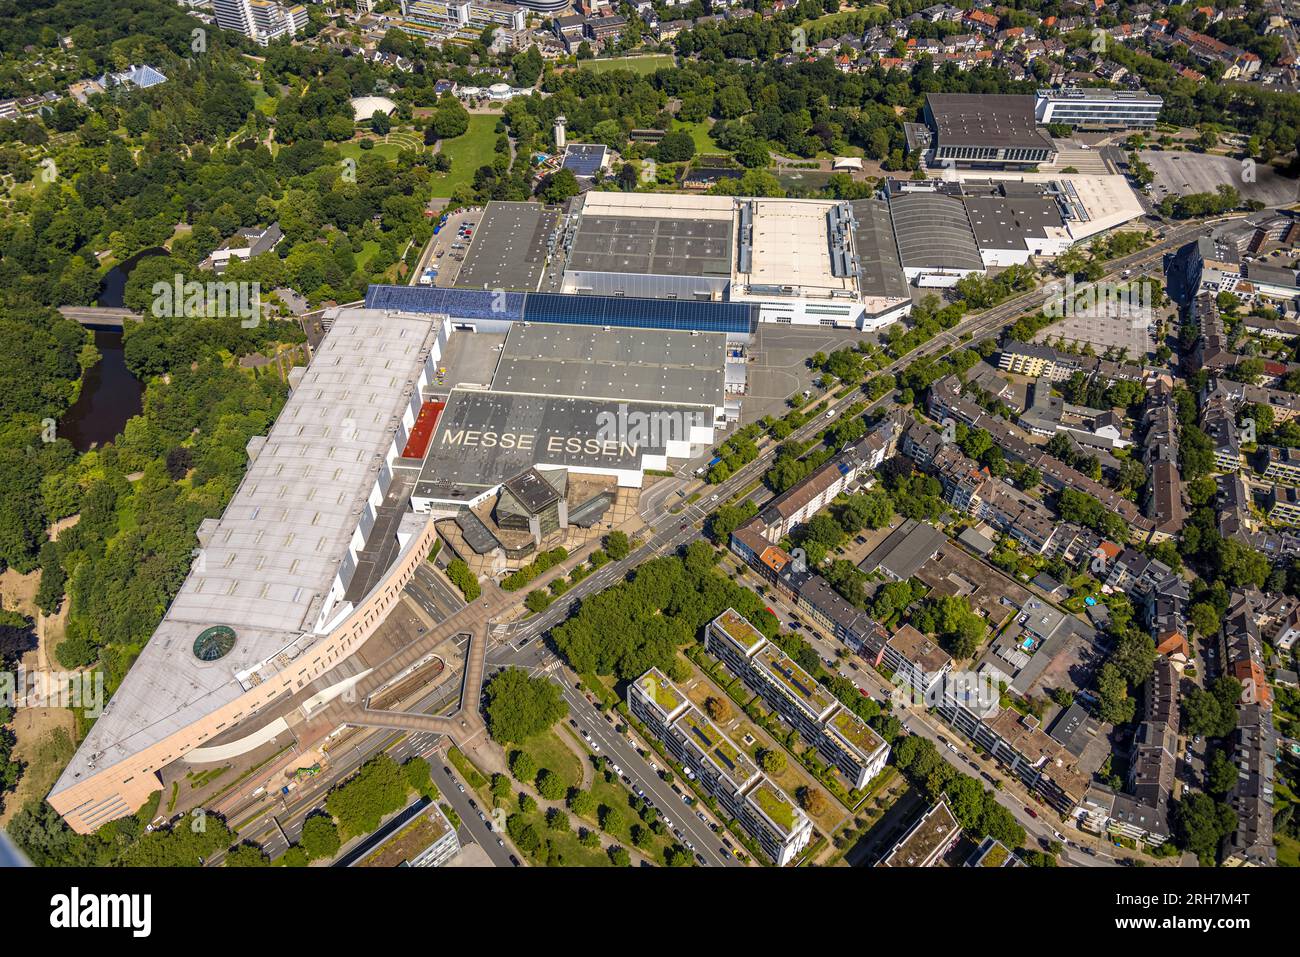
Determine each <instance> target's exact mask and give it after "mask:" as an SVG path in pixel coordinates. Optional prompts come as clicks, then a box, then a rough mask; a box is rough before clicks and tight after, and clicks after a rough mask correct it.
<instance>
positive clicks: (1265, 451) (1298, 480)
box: [1260, 445, 1300, 485]
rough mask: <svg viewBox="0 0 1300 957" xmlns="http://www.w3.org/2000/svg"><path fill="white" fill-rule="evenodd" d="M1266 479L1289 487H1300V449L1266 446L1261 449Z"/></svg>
mask: <svg viewBox="0 0 1300 957" xmlns="http://www.w3.org/2000/svg"><path fill="white" fill-rule="evenodd" d="M1260 455H1261V456H1262V460H1263V462H1262V464H1263V465H1264V478H1266V479H1268V480H1270V481H1272V482H1283V483H1285V484H1287V485H1300V449H1289V448H1287V449H1284V448H1279V447H1278V446H1276V445H1266V446H1264V447H1263V448H1261V449H1260Z"/></svg>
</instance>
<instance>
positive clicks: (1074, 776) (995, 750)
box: [938, 673, 1089, 813]
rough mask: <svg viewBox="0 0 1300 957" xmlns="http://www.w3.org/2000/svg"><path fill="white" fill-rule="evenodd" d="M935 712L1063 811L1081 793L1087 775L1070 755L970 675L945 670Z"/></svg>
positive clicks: (1031, 720) (1030, 717)
mask: <svg viewBox="0 0 1300 957" xmlns="http://www.w3.org/2000/svg"><path fill="white" fill-rule="evenodd" d="M938 712H939V716H940V717H941V718H943V720H944V721H946V722H947V723H948V724H949V726H951V727H952V728H953V729H954V730H956V731H958V732H960V733H961V734H962V735H964V736H965V737H967V738H969V739H970V740H971V741H973V742H974V743H975V744H977V745H978V746H979V747H981V748H983V749H984V750H985V751H987V752H988V753H989V754H990V755H991V756H992V757H993V758H995V759H996V760H997V762H998V763H999V764H1000V765H1002V767H1003V768H1004V769H1005V770H1006V772H1007V773H1009V774H1014V775H1015V776H1016V777H1018V778H1019V779H1020V781H1021V783H1022V784H1024V785H1025V787H1026V788H1028V789H1029V790H1031V791H1037V792H1038V793H1039V794H1040V795H1042V797H1043V799H1044V800H1045V801H1046V802H1047V803H1048V804H1049V805H1050V806H1052V807H1053V808H1055V809H1056V810H1058V811H1061V812H1062V813H1066V812H1068V811H1069V810H1070V809H1072V808H1074V807H1075V806H1076V805H1077V804H1078V803H1079V801H1080V800H1081V798H1082V797H1083V794H1084V792H1085V790H1086V789H1087V785H1088V778H1089V775H1087V774H1085V773H1083V772H1082V771H1081V770H1080V769H1079V765H1078V760H1077V759H1076V758H1075V757H1074V755H1072V754H1070V752H1069V751H1068V750H1066V748H1065V747H1063V746H1062V745H1061V744H1060V742H1058V741H1056V740H1055V739H1053V738H1052V737H1050V736H1049V735H1048V734H1047V732H1045V731H1044V730H1043V729H1042V728H1041V727H1040V726H1039V723H1038V719H1037V718H1035V717H1034V716H1033V715H1022V714H1020V713H1019V712H1018V711H1016V710H1014V709H1011V708H1002V707H1001V705H1000V704H999V703H998V701H996V700H990V699H989V696H988V695H987V693H986V689H985V688H984V687H983V685H982V683H981V682H980V681H979V680H978V678H977V677H976V676H972V675H970V674H969V673H962V674H957V673H952V674H949V675H946V676H945V677H944V681H943V693H942V697H941V698H940V700H939V704H938Z"/></svg>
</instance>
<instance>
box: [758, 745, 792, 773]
mask: <svg viewBox="0 0 1300 957" xmlns="http://www.w3.org/2000/svg"><path fill="white" fill-rule="evenodd" d="M758 764H759V767H761V768H762V769H763V771H764V772H765V773H766V774H769V775H773V776H775V775H778V774H782V773H783V772H784V771H785V769H786V760H785V754H784V753H783V752H781V751H777V750H776V749H775V748H764V749H763V751H762V752H761V753H760V754H759V756H758Z"/></svg>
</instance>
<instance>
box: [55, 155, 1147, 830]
mask: <svg viewBox="0 0 1300 957" xmlns="http://www.w3.org/2000/svg"><path fill="white" fill-rule="evenodd" d="M1007 175H1008V176H1010V177H1011V178H1009V179H1005V180H1003V179H994V178H989V177H988V176H987V175H986V174H984V173H981V174H980V175H979V176H978V177H975V176H974V175H973V174H972V175H971V176H970V178H966V176H967V173H966V172H965V171H962V173H961V178H957V179H953V180H949V181H945V180H941V179H934V180H923V181H891V182H890V183H889V185H888V188H887V190H886V192H885V194H884V195H883V196H882V197H881V198H879V199H867V200H857V201H853V202H841V203H836V202H825V201H818V200H783V199H761V198H747V197H713V196H674V195H668V194H635V193H633V194H628V193H599V192H591V193H587V194H584V195H583V196H581V197H579V198H577V199H576V200H575V201H574V203H573V207H572V210H571V211H570V213H569V214H568V215H567V216H566V217H564V225H563V226H562V227H561V226H559V225H558V222H559V221H558V219H557V217H556V216H555V215H553V214H548V213H547V212H546V210H545V208H544V207H541V206H537V205H535V204H519V203H492V204H489V205H488V207H487V209H486V210H485V212H484V214H483V217H482V222H481V224H480V225H479V227H478V229H479V236H480V238H479V240H478V241H477V242H474V243H472V244H471V246H470V249H469V252H468V255H467V262H466V268H465V269H463V270H462V272H461V277H462V281H461V282H458V284H457V286H454V287H445V288H444V287H427V286H418V285H417V286H400V287H399V286H373V287H371V288H370V290H369V292H368V293H367V295H366V301H365V303H364V305H362V306H348V307H339V308H337V309H335V310H333V311H332V312H331V313H329V314H328V319H327V322H328V324H329V330H328V332H327V334H326V335H325V337H324V340H323V341H322V343H321V345H320V347H319V349H318V350H317V352H316V354H315V356H314V357H313V359H312V361H311V364H310V365H309V366H307V367H306V368H299V369H295V370H294V375H293V378H292V379H291V383H290V384H291V394H290V398H289V400H288V403H287V404H286V406H285V408H284V410H283V412H282V413H281V414H280V416H279V418H278V419H277V420H276V423H275V425H274V426H273V428H272V429H271V431H270V432H269V434H268V435H266V436H265V437H264V438H257V439H254V440H253V441H252V442H251V443H250V445H249V449H248V453H249V458H250V465H249V469H248V472H247V474H246V475H245V476H244V479H243V481H242V482H241V484H240V486H239V489H238V491H237V492H236V494H235V496H234V498H233V499H232V500H231V502H230V504H229V505H228V506H227V508H226V510H225V513H224V514H223V515H222V517H221V518H220V519H219V520H216V521H208V522H205V523H204V526H203V527H202V528H201V529H200V530H199V535H198V538H199V541H198V549H199V550H198V553H197V554H198V559H197V560H196V562H195V564H194V567H193V568H192V570H191V572H190V574H189V576H188V578H187V579H186V582H185V584H184V585H183V586H182V588H181V590H180V592H179V593H178V595H177V597H176V598H175V600H174V601H173V602H172V605H171V607H170V608H169V609H168V611H167V615H166V617H165V619H164V621H163V623H162V624H161V625H160V626H159V629H158V631H157V633H156V634H155V636H154V638H153V639H152V640H151V641H150V642H149V643H148V644H147V645H146V647H145V649H144V651H143V652H142V654H141V655H140V658H139V659H138V660H137V661H136V663H135V665H134V666H133V667H132V669H131V671H130V673H129V675H128V676H127V679H126V681H125V682H124V683H123V685H122V687H121V688H120V689H119V690H118V691H117V693H116V694H115V695H114V697H113V700H112V703H111V704H110V705H109V707H108V708H107V710H106V712H105V714H104V715H103V716H102V717H101V718H100V719H99V721H98V722H97V723H96V724H95V727H94V728H93V729H92V731H91V733H90V735H89V736H88V737H87V738H86V740H85V741H84V742H83V743H82V745H81V747H80V748H79V749H78V752H77V756H76V758H75V759H74V760H73V762H72V763H71V764H70V765H69V766H68V768H67V769H66V771H65V772H64V773H63V775H62V776H61V777H60V778H59V781H58V783H57V784H56V786H55V788H54V790H53V792H52V794H51V797H50V800H51V802H52V803H53V804H54V805H55V807H56V808H58V809H59V810H60V811H61V812H62V813H63V814H65V815H66V817H67V819H68V821H69V823H70V824H72V826H73V827H75V828H76V829H78V830H83V831H89V830H93V829H94V828H96V827H98V826H99V825H101V824H103V823H104V822H105V821H108V820H111V819H113V818H114V817H118V816H121V815H123V814H127V813H131V812H133V811H134V810H135V809H136V808H137V807H138V806H139V805H140V804H141V803H142V802H143V801H144V799H145V798H146V797H147V796H148V795H149V794H151V793H152V792H154V791H156V790H157V789H158V783H159V782H158V773H159V771H160V770H161V768H163V767H164V766H165V765H167V764H168V763H169V762H172V761H175V760H178V759H180V758H183V757H185V756H186V755H191V752H193V751H194V750H195V749H202V752H201V753H202V754H209V753H210V754H211V755H213V756H214V757H215V756H218V755H233V754H238V753H239V752H240V749H241V748H243V749H250V748H253V747H256V746H258V745H259V744H261V743H262V742H264V741H266V740H268V739H269V737H271V736H273V735H274V734H275V733H276V732H278V731H280V730H283V728H284V721H285V717H284V714H282V713H281V712H285V711H286V710H287V711H290V712H292V711H293V709H295V708H296V709H298V711H299V712H300V713H301V714H302V715H303V716H309V715H310V714H311V713H312V711H313V709H318V708H321V707H322V706H323V705H324V704H325V703H327V702H328V701H330V700H332V699H333V698H334V697H336V696H338V695H339V694H341V693H343V691H344V690H346V688H348V687H349V686H350V684H349V682H350V679H351V678H352V677H353V675H352V673H351V670H350V669H349V668H348V667H347V666H346V665H345V662H346V661H347V659H348V658H349V656H351V655H352V654H353V653H354V652H355V651H356V650H357V649H358V648H359V647H360V646H361V645H362V644H363V643H364V642H365V640H366V639H367V637H368V636H369V635H370V634H371V633H372V632H373V631H374V629H375V628H376V627H377V626H378V624H379V623H381V622H382V621H383V619H384V617H385V615H386V614H387V612H388V610H389V609H390V607H391V606H392V603H393V602H394V600H395V598H396V596H397V595H398V594H399V593H400V591H401V590H402V588H403V587H404V586H405V585H406V583H407V581H408V580H409V578H410V576H411V575H412V573H413V569H414V568H415V567H417V566H418V564H419V563H420V562H421V561H423V559H424V558H425V556H426V555H427V554H428V552H429V549H430V548H431V547H432V545H433V542H434V541H435V539H436V537H437V535H438V532H437V530H436V529H437V525H438V523H439V522H440V521H443V520H450V521H451V522H452V523H453V524H454V525H456V532H457V534H458V541H460V542H462V543H465V544H467V545H468V547H470V548H471V549H473V550H474V551H475V552H476V553H479V554H482V555H492V554H494V553H495V554H497V555H498V556H510V557H520V556H522V555H524V554H527V553H528V552H530V551H531V550H532V548H533V546H534V544H536V543H537V542H540V540H541V537H542V526H541V524H539V516H542V515H546V516H547V517H546V518H545V521H546V522H548V523H549V525H548V526H547V529H546V530H547V531H548V532H549V531H552V530H553V528H552V527H551V526H556V527H558V526H559V525H561V524H562V525H564V526H565V527H567V526H568V525H569V524H570V523H572V524H574V525H576V526H582V525H584V524H585V525H587V526H590V525H592V524H594V523H595V522H596V521H598V520H599V519H600V517H601V516H602V515H603V514H604V513H605V512H606V511H607V510H608V509H609V508H611V507H613V506H614V504H615V501H616V499H617V496H618V492H619V490H620V489H629V488H630V489H636V488H640V487H641V486H642V484H643V480H644V477H645V474H646V471H647V470H665V469H672V468H675V467H677V466H679V465H681V464H683V463H684V462H685V461H687V460H689V459H692V458H694V457H695V456H696V455H698V454H700V453H701V452H703V451H705V450H707V449H708V448H709V447H710V446H712V445H713V444H715V443H716V442H718V441H721V440H722V439H723V438H725V436H726V434H727V430H728V429H729V428H734V426H735V423H736V422H737V421H738V420H739V417H740V415H741V409H742V405H743V402H744V399H745V394H746V389H747V383H746V374H747V366H748V362H747V350H748V349H749V348H750V346H751V343H752V342H753V340H754V338H755V336H756V335H757V333H758V331H759V329H760V327H761V326H765V325H767V324H773V325H781V324H789V325H797V326H830V327H835V328H845V329H859V330H863V331H870V330H875V329H880V328H883V327H884V326H887V325H889V324H890V323H893V322H896V321H898V320H900V319H902V318H904V317H905V316H906V315H907V314H908V312H909V311H910V308H911V304H912V298H911V294H912V290H913V289H915V288H917V287H918V286H919V287H931V286H932V287H942V286H946V285H951V284H952V283H954V282H956V281H957V280H958V279H960V278H961V277H962V276H965V275H969V274H971V273H983V272H984V271H985V270H987V269H989V268H993V267H996V266H999V265H1009V264H1012V263H1017V262H1026V261H1028V259H1029V257H1030V256H1042V255H1050V254H1056V253H1059V252H1061V251H1063V250H1064V249H1065V248H1068V247H1069V246H1070V245H1071V244H1072V243H1073V242H1074V241H1075V239H1076V238H1080V237H1086V236H1088V235H1090V234H1091V233H1092V232H1094V231H1096V230H1098V229H1102V228H1106V227H1107V226H1109V225H1113V224H1114V223H1115V222H1116V221H1117V219H1118V218H1119V217H1121V216H1123V215H1125V211H1126V210H1127V207H1124V206H1122V205H1120V206H1112V205H1111V204H1110V203H1109V202H1108V200H1107V197H1108V196H1109V193H1108V192H1107V191H1108V190H1110V189H1114V188H1115V187H1114V184H1112V183H1111V182H1109V181H1110V180H1119V181H1120V184H1122V182H1123V177H1119V176H1099V177H1083V178H1074V179H1071V178H1069V177H1065V178H1063V179H1052V178H1050V174H1037V175H1038V176H1040V177H1041V181H1036V182H1028V181H1026V175H1025V174H1020V173H1012V174H1007ZM1134 212H1136V210H1134ZM498 220H500V221H504V222H507V223H508V224H510V225H509V228H510V230H511V231H512V232H514V233H515V235H516V241H515V242H513V243H511V244H509V245H506V244H500V243H497V242H494V241H492V237H494V235H496V233H495V232H494V224H495V223H497V221H498ZM539 227H540V228H539ZM547 227H549V231H548V228H547ZM520 236H522V241H521V240H520V239H519V237H520ZM485 237H486V238H485ZM548 274H549V275H552V276H557V275H558V277H559V279H558V283H557V285H558V289H556V290H555V291H546V290H545V289H543V288H542V287H543V281H544V279H545V277H546V276H547V275H548ZM481 276H491V277H492V279H493V281H494V282H495V283H496V285H495V286H494V287H492V288H473V285H474V284H475V283H477V281H478V277H481ZM482 285H484V286H486V285H487V283H486V282H484V283H483V284H482ZM467 286H468V288H466V287H467ZM620 417H621V420H620ZM629 420H630V421H631V422H633V423H637V422H646V423H651V424H652V425H653V426H655V427H652V428H645V429H642V430H641V431H640V432H638V431H637V430H636V429H634V428H629V427H628V422H629ZM620 421H621V422H622V428H621V429H620V427H619V422H620ZM527 475H534V476H537V475H540V476H542V477H544V479H545V481H544V483H543V485H544V487H539V488H537V489H535V492H536V494H537V495H538V496H539V497H538V498H537V499H536V501H534V500H532V499H531V498H530V496H528V495H523V496H520V497H519V498H515V497H514V496H513V495H512V494H511V492H510V489H511V487H512V486H511V482H512V480H518V479H520V477H522V476H527ZM503 489H504V490H506V495H507V496H508V497H510V500H511V502H512V503H513V505H514V506H515V508H516V509H517V511H518V513H519V514H518V515H516V516H512V518H513V521H511V520H510V519H507V520H506V521H504V522H500V524H498V521H494V520H493V519H492V518H491V517H488V516H484V515H483V514H482V513H483V512H484V507H485V506H486V510H487V512H489V513H491V512H494V511H496V504H495V503H496V502H497V499H498V497H499V496H501V494H502V492H503ZM552 499H553V500H554V501H550V500H552ZM543 501H545V502H546V504H543ZM548 507H549V508H550V513H549V514H548V513H547V508H548ZM533 509H536V511H532V510H533ZM484 517H487V521H486V522H485V521H484V520H483V519H484ZM512 525H514V526H516V527H515V528H514V529H513V530H512V529H511V526H512ZM273 714H275V715H276V716H275V717H271V715H273Z"/></svg>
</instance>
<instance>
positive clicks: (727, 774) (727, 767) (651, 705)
mask: <svg viewBox="0 0 1300 957" xmlns="http://www.w3.org/2000/svg"><path fill="white" fill-rule="evenodd" d="M678 702H681V703H680V704H678ZM627 704H628V708H629V709H630V710H631V712H632V714H633V716H634V717H636V718H637V720H639V721H640V722H641V723H642V724H644V725H645V727H646V729H647V730H648V731H649V732H650V733H651V734H654V735H655V736H656V737H658V738H659V740H661V741H662V742H663V743H664V746H665V747H666V748H667V750H668V753H669V754H671V755H672V756H673V758H674V759H675V760H676V761H677V762H678V763H680V764H681V765H682V767H683V768H685V769H688V770H689V776H690V777H691V779H692V781H693V783H694V784H695V786H696V787H697V788H698V789H700V790H701V791H703V792H704V793H706V794H708V795H709V796H711V797H712V798H714V799H715V800H716V801H717V802H718V807H719V808H720V809H721V810H722V811H723V812H724V813H726V814H728V815H730V816H731V817H732V818H733V819H735V820H736V821H737V822H738V823H739V824H740V825H741V827H743V828H744V829H745V831H746V832H747V833H748V834H749V835H750V837H752V838H753V839H754V841H755V842H757V844H758V845H759V847H761V848H762V849H763V852H764V853H765V854H767V855H768V856H769V857H771V859H772V860H773V861H774V862H775V863H776V864H777V865H778V866H784V865H786V864H788V863H789V862H790V861H792V860H794V858H795V856H796V855H798V853H799V852H800V851H802V850H803V849H804V848H805V847H807V846H808V842H809V841H810V840H811V839H812V822H811V821H809V820H808V816H807V815H806V814H804V813H803V811H801V810H800V809H799V808H798V807H796V806H795V805H794V804H793V803H791V801H790V799H789V798H787V797H786V796H785V795H784V794H783V793H782V792H781V790H780V789H779V788H777V787H776V786H775V785H773V784H772V782H771V781H769V780H768V779H767V778H766V777H765V776H764V774H763V772H762V771H760V770H759V769H758V766H757V765H756V764H755V763H754V761H753V759H752V758H750V757H749V755H748V754H746V753H745V752H744V751H742V750H741V749H740V748H738V747H736V744H735V742H734V741H732V740H731V739H730V738H729V737H727V736H726V735H725V734H724V733H723V732H722V730H721V729H720V728H718V726H717V725H715V724H714V723H713V722H712V721H710V720H709V719H708V718H707V717H706V716H705V715H704V714H702V713H701V712H700V711H699V709H697V708H696V707H695V706H694V705H692V704H690V703H688V702H687V701H686V697H685V695H683V694H682V693H681V691H679V690H678V689H677V688H676V687H675V686H674V685H673V684H672V682H670V681H669V680H668V679H667V678H665V677H664V676H663V674H662V673H661V672H660V671H658V670H657V669H654V668H652V669H650V670H649V671H647V672H646V673H645V674H643V675H642V676H641V677H640V678H637V679H636V680H635V681H633V682H632V683H631V684H629V685H628V688H627Z"/></svg>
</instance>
